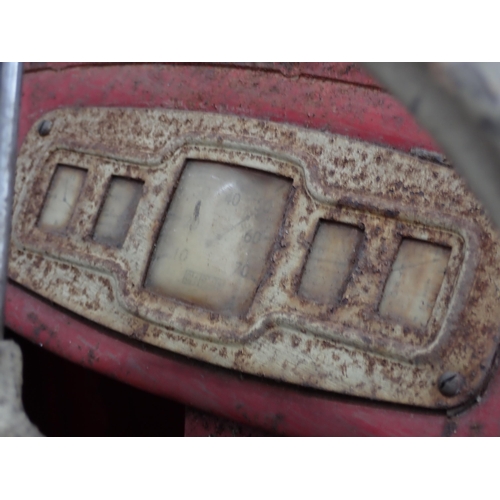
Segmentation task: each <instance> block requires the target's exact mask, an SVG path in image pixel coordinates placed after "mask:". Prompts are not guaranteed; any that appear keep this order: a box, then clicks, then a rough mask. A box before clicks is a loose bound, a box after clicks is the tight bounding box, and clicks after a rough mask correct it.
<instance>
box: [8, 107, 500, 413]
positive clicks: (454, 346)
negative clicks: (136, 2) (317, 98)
mask: <svg viewBox="0 0 500 500" xmlns="http://www.w3.org/2000/svg"><path fill="white" fill-rule="evenodd" d="M44 120H45V123H46V124H47V122H50V123H51V128H50V133H48V134H44V135H41V134H40V133H39V130H40V129H39V127H40V122H39V123H37V124H35V126H34V127H33V129H32V130H31V131H30V132H29V134H28V136H27V138H26V140H25V142H24V144H23V146H22V149H21V154H20V156H19V159H18V165H17V177H16V192H15V208H14V221H13V228H14V230H13V241H12V246H11V260H10V268H9V272H10V276H11V278H12V279H14V280H15V281H17V282H18V283H20V284H22V285H24V286H26V287H27V288H29V289H31V290H33V291H35V292H37V293H39V294H40V295H42V296H44V297H46V298H48V299H50V300H52V301H54V302H55V303H57V304H60V305H61V306H64V307H66V308H68V309H70V310H72V311H74V312H76V313H78V314H81V315H83V316H85V317H87V318H89V319H91V320H93V321H96V322H98V323H101V324H103V325H105V326H108V327H110V328H112V329H114V330H116V331H118V332H121V333H122V334H125V335H128V336H131V337H133V338H136V339H139V340H141V341H144V342H148V343H150V344H154V345H156V346H159V347H161V348H165V349H168V350H171V351H174V352H177V353H180V354H183V355H186V356H190V357H193V358H197V359H200V360H203V361H207V362H209V363H214V364H217V365H220V366H224V367H227V368H233V369H236V370H240V371H244V372H248V373H253V374H257V375H262V376H266V377H271V378H274V379H278V380H283V381H287V382H290V383H294V384H299V385H302V386H308V387H315V388H319V389H324V390H328V391H336V392H341V393H345V394H351V395H356V396H362V397H368V398H372V399H379V400H385V401H392V402H397V403H404V404H412V405H419V406H424V407H430V408H439V407H442V408H445V407H450V406H456V405H458V404H461V403H464V402H466V401H467V400H469V399H471V398H473V397H475V395H476V393H477V392H478V391H479V390H480V389H481V387H482V384H483V383H484V381H485V378H486V375H487V372H488V369H489V367H490V365H491V362H492V359H493V355H494V352H495V348H496V345H497V342H498V326H499V324H500V310H498V308H497V307H496V303H497V301H498V298H500V292H499V285H500V283H499V281H500V280H499V278H500V260H499V255H498V253H499V249H500V247H499V237H498V234H497V233H496V232H495V231H494V230H493V229H492V227H491V224H490V223H489V221H488V220H487V218H486V216H485V215H484V211H483V209H482V207H481V206H480V204H479V203H478V201H477V200H476V199H475V198H474V197H473V196H472V195H471V193H470V192H469V191H468V189H467V187H466V185H465V183H464V182H463V181H462V180H461V179H460V177H459V176H458V175H457V174H456V173H455V172H454V171H453V170H452V169H450V168H448V167H445V166H441V165H437V164H433V163H429V162H426V161H423V160H420V159H417V158H414V157H411V156H407V155H404V154H402V153H399V152H396V151H392V150H387V149H384V148H381V147H378V146H374V145H371V144H367V143H362V142H359V141H355V140H351V139H348V138H345V137H341V136H334V135H331V134H326V133H320V132H317V131H311V130H306V129H300V128H297V127H293V126H288V125H283V124H275V123H270V122H263V121H258V120H254V119H246V118H238V117H233V116H223V115H215V114H210V113H201V112H180V111H161V110H132V109H116V108H115V109H105V108H100V109H92V108H88V109H67V110H58V111H55V112H51V113H50V114H48V115H46V116H45V117H44ZM43 129H44V130H46V129H47V126H45V127H44V128H43ZM62 166H64V167H73V169H75V170H74V171H76V169H78V172H85V176H84V178H83V177H82V187H81V191H80V193H79V195H78V196H76V197H74V198H75V202H74V206H72V208H71V211H69V209H68V210H66V211H67V212H68V213H69V212H70V213H69V215H67V223H65V224H64V225H63V226H61V227H59V226H58V228H57V230H52V228H51V227H50V225H49V227H46V226H45V225H41V224H40V223H39V221H40V217H41V214H42V213H44V210H45V208H44V207H46V206H47V201H46V200H47V199H48V197H50V192H51V189H52V188H51V186H54V185H56V184H57V183H56V184H54V183H55V182H56V181H57V175H58V172H60V171H61V170H60V169H61V168H62ZM195 167H196V168H195ZM200 172H203V174H206V175H208V176H209V177H210V176H216V177H218V179H215V180H209V179H208V178H206V179H205V181H203V180H202V177H203V175H201V177H199V175H200ZM117 178H120V179H124V178H125V179H126V180H128V182H132V183H133V181H135V183H136V184H134V185H140V186H141V191H140V193H141V196H140V199H139V200H138V202H135V201H134V200H135V199H136V198H134V196H136V194H134V193H137V192H138V191H134V192H133V193H131V194H130V195H129V198H130V200H132V201H130V203H129V202H127V201H126V200H125V202H121V203H119V202H116V203H117V204H116V203H115V206H116V207H118V208H117V210H118V211H119V212H120V210H121V211H124V210H125V211H127V217H126V224H127V229H128V230H127V231H121V232H120V231H119V242H117V241H118V240H116V241H115V240H113V241H112V242H111V244H110V243H109V242H106V241H102V240H100V239H99V238H95V233H96V228H98V227H99V221H100V218H101V217H102V213H103V210H104V209H105V207H106V206H109V204H110V203H111V202H110V201H108V198H107V197H108V196H109V195H110V193H112V192H113V189H112V188H111V186H112V185H113V180H116V179H117ZM221 179H222V180H221ZM261 180H262V182H260V181H261ZM75 182H76V181H75ZM131 185H132V184H131ZM263 186H264V187H263ZM183 190H184V191H183ZM280 190H281V191H280ZM61 192H62V193H63V194H62V198H64V197H65V195H64V189H62V191H61ZM183 192H184V194H183V195H182V196H180V195H179V193H180V194H182V193H183ZM137 196H138V195H137ZM176 196H177V198H178V200H177V201H176ZM72 199H73V198H72ZM120 199H121V198H120ZM280 200H281V201H280ZM63 204H64V203H63ZM111 204H112V203H111ZM240 204H241V207H240V208H238V207H239V206H240ZM70 205H71V203H70ZM61 206H62V205H61ZM120 207H123V208H120ZM113 210H114V209H113ZM113 210H111V214H112V215H113V217H115V218H116V220H118V219H119V215H120V214H116V213H114V212H113ZM207 210H208V212H207ZM113 217H111V220H113ZM65 220H66V219H65ZM176 221H177V222H176ZM325 224H326V225H325ZM322 227H323V228H326V227H330V228H331V227H337V229H338V228H343V229H346V228H347V229H348V231H347V233H345V232H343V231H340V232H338V231H337V232H336V233H335V231H334V233H335V234H336V236H335V235H333V236H330V235H328V234H326V233H325V234H324V235H323V234H322V233H324V232H325V230H324V229H322ZM352 231H354V233H353V232H352ZM98 233H99V231H98ZM164 234H166V235H167V236H168V238H167V237H165V238H163V235H164ZM318 236H319V238H320V239H319V240H318ZM329 238H330V240H331V241H330V240H329ZM339 238H340V239H341V240H342V241H343V243H341V244H339V243H338V239H339ZM164 239H165V241H163V240H164ZM180 241H183V242H184V243H185V246H184V247H181V246H180V245H176V243H177V242H180ZM329 241H330V242H329ZM215 243H216V244H217V247H218V249H217V251H214V252H212V251H209V250H207V249H208V248H209V247H210V246H211V245H215ZM162 248H163V249H164V250H166V257H165V258H164V262H163V264H162V265H160V266H156V264H155V255H161V252H160V251H161V250H162ZM176 251H177V252H176ZM190 252H195V253H196V255H197V257H196V258H195V259H193V260H192V261H190V260H189V254H190ZM419 257H422V258H421V259H420V258H419ZM324 259H326V263H325V262H323V260H324ZM188 263H189V265H188ZM311 263H313V264H311ZM155 266H156V267H155ZM245 266H247V267H245ZM323 266H326V267H324V269H326V271H322V270H321V269H322V268H323ZM415 266H417V267H418V268H419V272H418V273H417V272H415V270H414V268H415ZM314 268H316V269H314ZM322 272H325V273H326V272H328V273H330V274H331V276H332V279H334V280H336V281H338V282H340V284H338V283H337V284H335V285H334V286H333V285H332V288H331V289H330V288H329V287H328V286H327V285H328V283H326V284H325V283H323V284H322V283H320V280H319V278H315V277H314V273H322ZM175 273H177V275H176V274H175ZM311 273H312V275H311ZM169 275H172V276H173V279H174V278H175V276H177V277H176V278H175V279H174V281H175V280H177V281H176V282H177V285H175V286H172V284H171V281H170V280H169ZM420 276H422V279H421V280H419V281H418V283H420V282H421V283H420V284H417V282H416V281H415V286H414V287H412V286H411V284H412V282H413V281H412V280H414V279H415V277H420ZM315 279H317V280H318V289H319V292H318V293H319V295H318V294H315V293H314V290H315V287H314V280H315ZM249 280H252V283H251V284H247V283H246V281H249ZM304 283H306V285H304ZM226 286H227V289H226V288H225V287H226ZM322 287H323V288H324V290H325V292H324V293H323V292H321V290H322ZM228 290H229V291H231V290H232V295H231V294H230V293H229V292H228ZM304 290H306V292H305V293H304ZM332 290H333V291H332ZM330 292H331V293H330ZM329 293H330V295H329ZM221 295H224V297H223V299H224V300H222V299H221ZM398 295H400V296H401V300H399V301H398ZM450 374H451V375H450ZM450 377H451V378H450ZM452 382H453V383H452Z"/></svg>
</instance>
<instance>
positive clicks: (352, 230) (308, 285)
mask: <svg viewBox="0 0 500 500" xmlns="http://www.w3.org/2000/svg"><path fill="white" fill-rule="evenodd" d="M362 238H363V231H361V230H360V229H358V228H357V227H354V226H349V225H347V224H338V223H334V222H327V221H321V222H320V223H319V227H318V230H317V232H316V235H315V237H314V241H313V243H312V248H311V253H310V254H309V257H308V259H307V263H306V267H305V270H304V274H303V275H302V280H301V283H300V287H299V295H301V296H302V297H304V298H306V299H308V300H312V301H314V302H319V303H323V304H333V303H336V302H338V301H339V300H340V298H341V297H340V296H341V293H342V290H343V288H344V284H345V283H346V281H347V278H348V277H349V275H350V273H351V270H352V267H353V266H354V262H355V259H356V250H357V248H358V246H359V243H360V242H361V239H362Z"/></svg>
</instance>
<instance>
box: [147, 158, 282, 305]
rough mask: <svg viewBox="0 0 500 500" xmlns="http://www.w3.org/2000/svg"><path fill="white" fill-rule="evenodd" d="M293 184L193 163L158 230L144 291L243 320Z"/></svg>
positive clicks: (270, 176)
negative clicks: (237, 316)
mask: <svg viewBox="0 0 500 500" xmlns="http://www.w3.org/2000/svg"><path fill="white" fill-rule="evenodd" d="M291 186H292V182H291V180H289V179H286V178H284V177H279V176H277V175H274V174H270V173H267V172H262V171H258V170H253V169H250V168H243V167H236V166H232V165H225V164H222V163H213V162H206V161H189V162H187V163H186V166H185V168H184V171H183V173H182V175H181V178H180V181H179V185H178V187H177V190H176V192H175V194H174V196H173V199H172V202H171V204H170V207H169V209H168V212H167V215H166V219H165V222H164V224H163V227H162V229H161V231H160V235H159V237H158V241H157V244H156V249H155V251H154V254H153V256H152V259H151V263H150V266H149V270H148V273H147V278H146V282H145V286H146V287H147V288H149V289H151V290H153V291H155V292H157V293H160V294H163V295H167V296H169V297H174V298H178V299H181V300H183V301H186V302H189V303H192V304H196V305H200V306H202V307H205V308H208V309H211V310H213V311H216V312H221V313H224V314H237V315H240V314H243V313H245V312H246V311H247V310H248V308H249V307H250V304H251V301H252V299H253V296H254V294H255V291H256V289H257V287H258V285H259V283H260V281H261V279H262V276H263V273H264V270H265V268H266V265H267V259H268V256H269V253H270V251H271V249H272V247H273V245H274V241H275V238H276V236H277V234H278V230H279V227H280V225H281V223H282V220H283V214H284V211H285V205H286V202H287V199H288V195H289V193H290V189H291Z"/></svg>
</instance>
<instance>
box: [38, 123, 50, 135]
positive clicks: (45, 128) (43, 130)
mask: <svg viewBox="0 0 500 500" xmlns="http://www.w3.org/2000/svg"><path fill="white" fill-rule="evenodd" d="M51 130H52V122H51V121H50V120H43V122H42V123H40V126H39V127H38V133H39V134H40V135H41V136H42V137H44V136H46V135H49V134H50V131H51Z"/></svg>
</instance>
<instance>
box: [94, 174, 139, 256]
mask: <svg viewBox="0 0 500 500" xmlns="http://www.w3.org/2000/svg"><path fill="white" fill-rule="evenodd" d="M143 186H144V182H143V181H138V180H136V179H129V178H126V177H117V176H113V177H112V178H111V182H110V185H109V189H108V192H107V193H106V197H105V199H104V204H103V206H102V209H101V212H100V213H99V217H98V219H97V224H96V226H95V229H94V236H93V238H94V241H97V242H98V243H102V244H104V245H109V246H113V247H118V248H120V247H121V246H122V245H123V242H124V241H125V238H126V236H127V233H128V230H129V228H130V225H131V224H132V220H133V218H134V215H135V212H136V210H137V205H138V204H139V200H140V199H141V196H142V188H143Z"/></svg>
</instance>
